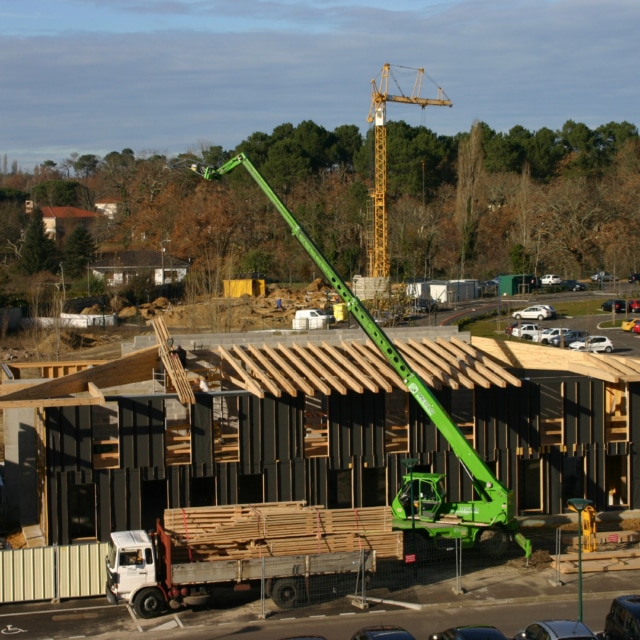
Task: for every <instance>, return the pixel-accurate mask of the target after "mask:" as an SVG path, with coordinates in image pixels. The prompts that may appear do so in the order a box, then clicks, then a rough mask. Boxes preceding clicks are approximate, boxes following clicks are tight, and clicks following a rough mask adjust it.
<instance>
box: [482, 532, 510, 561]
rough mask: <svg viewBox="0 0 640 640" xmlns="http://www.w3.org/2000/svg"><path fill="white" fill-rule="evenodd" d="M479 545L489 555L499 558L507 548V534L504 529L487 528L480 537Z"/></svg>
mask: <svg viewBox="0 0 640 640" xmlns="http://www.w3.org/2000/svg"><path fill="white" fill-rule="evenodd" d="M478 546H479V548H480V549H481V550H482V551H483V552H484V553H486V554H487V555H488V556H491V557H492V558H499V557H501V556H502V555H503V554H504V552H505V549H506V548H507V534H506V533H505V532H504V531H503V530H502V529H494V528H492V529H485V530H484V531H483V532H482V533H481V534H480V537H479V538H478Z"/></svg>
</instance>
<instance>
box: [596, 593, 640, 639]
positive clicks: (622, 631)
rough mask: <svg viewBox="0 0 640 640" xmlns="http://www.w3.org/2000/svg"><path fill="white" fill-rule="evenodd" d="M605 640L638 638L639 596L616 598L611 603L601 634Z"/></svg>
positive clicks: (639, 635)
mask: <svg viewBox="0 0 640 640" xmlns="http://www.w3.org/2000/svg"><path fill="white" fill-rule="evenodd" d="M602 635H603V636H604V638H605V640H628V639H629V638H640V596H637V595H632V596H618V597H617V598H614V600H613V602H612V603H611V609H609V613H608V614H607V617H606V618H605V622H604V630H603V632H602Z"/></svg>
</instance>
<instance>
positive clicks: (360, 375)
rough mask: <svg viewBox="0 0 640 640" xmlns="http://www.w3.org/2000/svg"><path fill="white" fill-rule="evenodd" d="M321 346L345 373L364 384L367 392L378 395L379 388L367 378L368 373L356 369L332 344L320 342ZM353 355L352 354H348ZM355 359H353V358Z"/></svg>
mask: <svg viewBox="0 0 640 640" xmlns="http://www.w3.org/2000/svg"><path fill="white" fill-rule="evenodd" d="M322 346H323V348H324V349H325V350H326V351H327V353H329V354H331V357H332V358H333V359H334V360H336V362H337V363H338V364H339V365H340V366H341V367H344V369H346V370H347V371H349V372H350V373H351V375H353V376H355V377H356V378H357V379H359V380H360V381H361V382H362V384H364V386H365V387H367V389H369V391H372V392H373V393H378V391H379V390H380V388H379V386H378V385H377V384H376V383H375V382H374V381H373V380H372V379H371V378H370V377H369V375H368V372H367V371H361V370H360V369H358V367H356V366H355V365H354V364H353V362H352V361H351V360H349V359H348V358H346V357H345V356H344V354H343V353H342V352H341V351H340V349H338V347H336V346H335V345H333V344H329V343H328V342H326V341H323V342H322ZM350 355H353V354H350ZM354 359H355V358H354Z"/></svg>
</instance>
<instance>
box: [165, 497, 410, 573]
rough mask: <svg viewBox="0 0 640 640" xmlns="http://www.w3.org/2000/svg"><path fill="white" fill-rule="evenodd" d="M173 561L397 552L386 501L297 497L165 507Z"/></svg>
mask: <svg viewBox="0 0 640 640" xmlns="http://www.w3.org/2000/svg"><path fill="white" fill-rule="evenodd" d="M164 529H165V531H166V533H167V534H168V535H169V536H170V537H171V539H172V541H173V544H174V547H173V550H172V553H173V559H174V562H188V561H190V560H191V561H194V562H199V561H203V560H206V561H212V560H230V559H249V558H262V557H266V556H288V555H298V554H305V555H306V554H314V553H328V552H334V553H336V552H351V551H359V550H361V549H364V550H365V551H371V550H375V551H376V555H377V557H378V558H397V559H401V558H402V533H401V532H396V531H392V528H391V510H390V509H389V507H366V508H362V509H325V508H324V507H321V506H313V507H310V506H305V504H304V503H301V502H276V503H261V504H250V505H232V506H221V507H191V508H186V509H166V510H165V512H164Z"/></svg>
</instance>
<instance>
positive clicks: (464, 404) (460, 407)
mask: <svg viewBox="0 0 640 640" xmlns="http://www.w3.org/2000/svg"><path fill="white" fill-rule="evenodd" d="M474 402H475V394H474V393H473V389H458V390H457V391H456V392H455V394H454V397H453V399H452V401H451V405H452V406H451V419H452V420H453V422H454V423H455V424H457V425H458V428H459V429H460V431H462V434H463V435H464V437H465V438H466V439H467V441H468V442H469V444H470V445H471V446H472V447H473V448H474V449H475V447H476V429H475V425H476V422H475V411H474Z"/></svg>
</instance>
